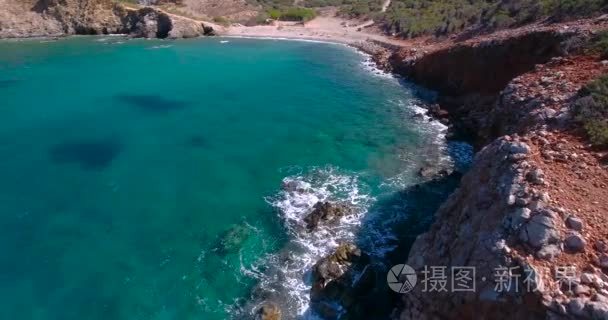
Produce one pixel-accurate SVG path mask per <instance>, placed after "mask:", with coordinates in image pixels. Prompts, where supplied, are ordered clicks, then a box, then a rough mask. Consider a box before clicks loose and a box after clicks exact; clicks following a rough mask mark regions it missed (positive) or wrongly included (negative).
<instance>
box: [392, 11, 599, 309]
mask: <svg viewBox="0 0 608 320" xmlns="http://www.w3.org/2000/svg"><path fill="white" fill-rule="evenodd" d="M607 28H608V26H607V24H606V18H605V17H601V18H598V19H593V20H585V21H578V22H573V23H570V24H557V25H551V26H546V27H543V26H536V27H527V28H522V29H519V30H511V31H505V32H500V33H497V34H493V35H488V36H485V37H480V38H476V39H471V40H469V41H464V42H459V43H452V44H447V45H437V44H433V45H432V46H428V47H424V46H422V45H421V46H420V47H410V48H405V49H402V50H401V51H399V52H397V53H396V54H395V55H393V56H392V57H391V60H392V64H393V67H394V69H395V70H397V71H398V72H399V73H401V74H403V75H405V76H407V77H410V78H411V79H413V80H415V81H418V82H420V83H423V84H425V85H427V86H429V87H432V88H435V89H438V90H439V91H440V92H441V93H442V97H441V98H440V99H439V104H438V105H437V106H435V107H434V108H431V110H432V112H431V113H434V114H435V115H438V116H440V117H443V120H445V122H446V123H450V124H451V126H452V129H453V130H454V131H460V133H462V132H463V131H464V132H466V134H467V135H468V136H469V137H470V138H471V139H472V141H474V142H475V143H476V145H477V146H478V148H479V149H480V151H479V152H478V154H477V155H476V157H475V160H474V163H473V165H472V168H471V170H470V171H469V172H468V173H466V175H465V176H464V177H463V179H462V181H461V185H460V187H459V188H458V189H457V190H456V191H455V192H454V193H453V194H452V195H451V196H450V197H449V199H448V200H447V201H446V203H444V204H443V205H442V206H441V208H440V209H439V210H438V212H437V213H436V216H435V222H434V223H433V224H432V226H431V228H430V230H429V231H428V232H426V233H424V234H422V235H420V236H419V237H418V238H417V239H416V241H415V242H414V244H413V247H412V248H411V251H410V253H409V257H408V259H407V264H408V265H410V266H412V267H413V268H414V269H415V270H416V273H417V275H418V278H419V284H418V285H417V286H416V287H415V288H414V290H412V291H411V292H409V293H405V294H403V296H402V303H403V306H402V307H401V308H400V309H399V311H398V312H397V313H396V318H397V319H401V320H405V319H513V318H518V317H521V318H526V319H608V269H607V268H608V255H607V253H608V246H607V244H608V236H607V235H608V225H607V222H606V221H605V220H606V219H605V214H606V212H605V209H606V208H607V207H608V202H607V199H608V189H607V184H608V173H607V170H606V169H607V166H606V161H605V156H606V154H605V152H603V151H601V150H599V149H597V148H595V147H594V146H592V145H591V144H589V142H588V141H587V140H586V137H585V136H584V134H582V133H581V130H580V124H578V123H577V121H576V117H575V111H574V102H575V101H576V100H577V98H578V97H579V96H580V94H581V93H580V89H581V88H582V87H583V86H584V85H585V84H587V83H588V82H590V81H592V80H594V79H596V78H597V77H599V76H600V75H602V74H605V73H606V72H608V67H607V66H608V61H603V60H602V59H600V57H599V56H598V55H595V54H593V53H590V52H589V51H588V46H587V45H588V43H589V42H590V41H591V39H593V38H594V37H595V35H597V34H598V33H600V32H602V31H603V30H606V29H607ZM433 109H434V111H433ZM437 110H439V111H437ZM456 134H458V133H456ZM461 267H471V268H472V269H473V270H474V271H473V272H472V273H471V272H468V273H467V277H468V278H465V277H464V274H461V273H457V272H456V273H454V272H453V271H452V270H460V268H461ZM440 271H441V273H439V272H440ZM469 271H471V270H469ZM433 272H438V273H433ZM439 275H441V276H442V277H441V278H439V277H438V276H439ZM443 275H445V278H443ZM433 276H435V278H433ZM469 278H470V279H469ZM441 279H444V280H445V282H441V281H439V282H437V281H438V280H441ZM459 281H460V283H461V284H462V281H468V286H467V287H466V288H465V287H461V288H460V289H461V290H454V289H455V287H454V283H455V284H456V289H458V284H459ZM472 284H474V286H475V288H474V290H466V289H471V285H472Z"/></svg>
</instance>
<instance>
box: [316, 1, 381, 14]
mask: <svg viewBox="0 0 608 320" xmlns="http://www.w3.org/2000/svg"><path fill="white" fill-rule="evenodd" d="M382 2H383V1H382V0H305V1H304V6H306V7H309V8H311V7H327V6H334V7H339V8H340V10H339V13H340V14H342V15H345V16H348V17H352V18H358V17H364V16H370V15H373V14H375V13H379V12H380V10H381V9H382Z"/></svg>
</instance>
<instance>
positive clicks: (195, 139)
mask: <svg viewBox="0 0 608 320" xmlns="http://www.w3.org/2000/svg"><path fill="white" fill-rule="evenodd" d="M206 145H207V139H205V137H203V136H200V135H193V136H191V137H190V138H188V146H190V147H192V148H202V147H205V146H206Z"/></svg>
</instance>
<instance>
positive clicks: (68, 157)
mask: <svg viewBox="0 0 608 320" xmlns="http://www.w3.org/2000/svg"><path fill="white" fill-rule="evenodd" d="M122 149H123V145H122V143H120V142H119V141H117V140H114V139H103V140H85V141H70V142H64V143H60V144H57V145H54V146H53V147H52V148H51V149H50V150H49V155H50V157H51V160H52V161H53V162H54V163H59V164H64V163H77V164H79V165H80V166H81V167H82V168H83V169H86V170H103V169H105V168H107V167H108V166H109V165H110V164H111V163H112V161H113V160H114V158H116V156H118V154H120V152H122Z"/></svg>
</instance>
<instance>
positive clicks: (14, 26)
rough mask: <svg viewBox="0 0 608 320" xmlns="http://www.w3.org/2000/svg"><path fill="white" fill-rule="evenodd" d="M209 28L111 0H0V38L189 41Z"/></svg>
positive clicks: (210, 31)
mask: <svg viewBox="0 0 608 320" xmlns="http://www.w3.org/2000/svg"><path fill="white" fill-rule="evenodd" d="M211 33H213V30H212V28H211V27H210V26H206V25H204V24H203V23H201V22H199V21H195V20H192V19H188V18H185V17H180V16H175V15H170V14H168V13H165V12H162V11H159V10H158V9H154V8H149V7H145V8H141V9H131V8H126V7H124V6H122V5H120V4H117V3H115V2H113V1H111V0H37V1H34V0H24V1H19V0H0V38H27V37H45V36H53V37H55V36H65V35H72V34H130V35H131V36H134V37H146V38H190V37H197V36H201V35H208V34H211Z"/></svg>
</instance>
